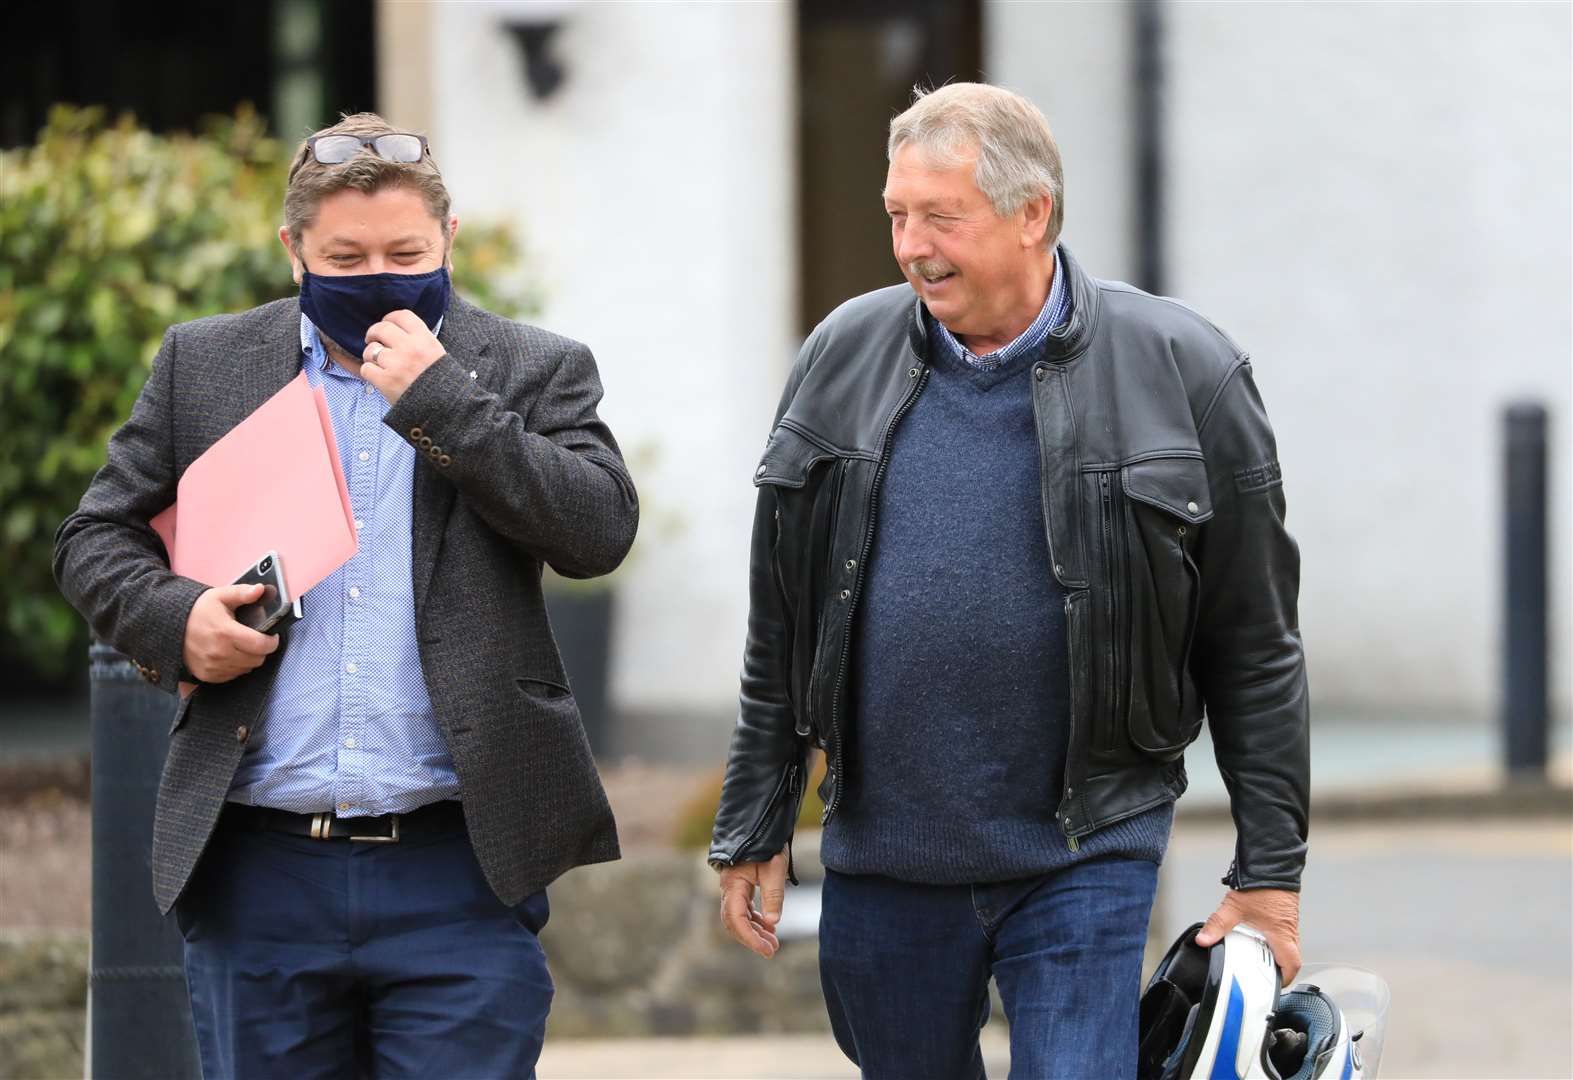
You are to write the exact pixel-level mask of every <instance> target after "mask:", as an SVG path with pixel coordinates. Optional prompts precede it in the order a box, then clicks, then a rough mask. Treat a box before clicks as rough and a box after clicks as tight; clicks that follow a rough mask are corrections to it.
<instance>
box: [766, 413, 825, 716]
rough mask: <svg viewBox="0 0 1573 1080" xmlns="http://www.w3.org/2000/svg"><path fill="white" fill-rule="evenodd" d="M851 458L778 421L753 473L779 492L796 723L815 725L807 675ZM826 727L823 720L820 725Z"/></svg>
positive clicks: (775, 535)
mask: <svg viewBox="0 0 1573 1080" xmlns="http://www.w3.org/2000/svg"><path fill="white" fill-rule="evenodd" d="M846 466H847V462H846V459H845V458H843V457H841V456H840V455H838V454H835V453H833V452H832V451H830V450H827V449H826V448H824V447H823V446H821V445H819V444H818V443H816V442H814V441H812V440H810V439H808V438H805V437H804V436H803V435H801V434H799V433H798V432H797V431H795V430H793V429H791V428H789V427H781V426H778V427H777V428H776V430H775V431H774V432H773V433H772V434H771V436H770V442H769V443H768V444H767V445H766V447H765V454H764V457H763V458H761V460H760V463H759V468H758V469H757V470H755V473H754V484H755V485H756V486H758V487H761V488H769V489H770V492H771V494H772V495H773V496H774V500H775V519H774V524H773V532H772V536H771V542H770V561H771V569H772V572H773V573H774V575H775V581H776V588H777V590H778V591H779V593H780V596H781V612H782V618H783V620H784V624H785V629H786V636H787V641H788V643H789V644H788V648H787V686H788V689H789V693H790V695H791V701H792V711H793V714H794V715H795V716H796V718H797V726H798V729H799V730H800V731H802V732H804V733H807V731H808V730H809V729H810V727H811V725H810V718H811V709H810V706H811V702H812V701H813V695H812V693H811V690H810V683H811V681H812V678H813V671H814V654H815V649H816V648H817V646H818V643H819V641H820V640H821V637H822V635H821V630H822V627H821V620H822V619H823V618H824V617H825V613H826V608H827V603H826V600H827V598H826V596H825V590H826V588H827V587H828V586H829V583H830V582H831V581H833V580H835V579H834V575H833V574H832V572H831V567H830V560H831V557H832V551H833V547H834V542H835V536H836V527H837V524H838V520H839V517H840V512H841V493H842V488H843V486H844V481H845V478H846ZM818 726H819V727H820V728H821V730H823V728H824V725H823V724H820V725H818Z"/></svg>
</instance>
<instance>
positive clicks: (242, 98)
mask: <svg viewBox="0 0 1573 1080" xmlns="http://www.w3.org/2000/svg"><path fill="white" fill-rule="evenodd" d="M374 6H375V5H374V3H373V0H253V2H247V3H213V2H212V0H160V2H159V3H156V4H152V3H129V2H125V0H120V2H109V3H106V2H105V0H54V2H53V3H30V4H19V5H12V7H13V10H11V11H9V12H8V13H7V26H6V32H5V34H4V35H0V147H16V146H22V145H26V144H28V143H31V142H32V141H33V139H34V138H35V137H36V136H37V134H38V131H39V130H40V129H41V128H42V127H43V126H44V123H45V121H46V119H47V117H48V114H49V109H50V106H52V105H55V104H57V103H62V102H63V103H69V104H73V105H104V106H107V107H108V108H109V109H110V111H111V112H112V113H120V112H127V111H129V112H131V113H133V114H135V116H136V118H137V121H138V122H139V123H141V124H142V125H143V126H145V127H148V128H150V129H152V130H153V131H159V132H164V131H176V130H186V131H189V130H193V129H195V128H197V127H198V126H199V125H200V122H201V120H202V118H203V117H204V116H210V115H213V114H223V113H233V112H234V111H235V108H236V106H238V105H240V104H241V103H242V102H249V103H250V104H252V105H254V106H255V107H256V108H257V111H258V112H260V113H262V114H263V115H264V116H266V117H268V119H269V122H270V126H271V127H272V129H273V131H274V133H275V134H279V135H282V136H284V137H286V138H298V137H299V136H300V135H301V134H302V132H301V131H300V130H297V129H298V128H300V127H302V126H314V125H317V124H321V123H325V122H328V121H330V120H332V119H334V118H336V117H337V116H338V114H339V112H341V111H352V110H356V109H370V108H374V107H375V105H376V101H375V87H376V49H375V35H374V34H373V23H372V19H373V10H374Z"/></svg>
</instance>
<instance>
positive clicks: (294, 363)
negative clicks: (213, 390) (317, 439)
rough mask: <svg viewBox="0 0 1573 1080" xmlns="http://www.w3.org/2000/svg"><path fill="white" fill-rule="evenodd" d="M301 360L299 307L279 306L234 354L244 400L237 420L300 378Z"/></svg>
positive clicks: (294, 302) (293, 305)
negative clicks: (240, 372) (241, 377)
mask: <svg viewBox="0 0 1573 1080" xmlns="http://www.w3.org/2000/svg"><path fill="white" fill-rule="evenodd" d="M300 360H301V352H300V304H299V302H298V301H290V302H288V303H280V304H279V305H278V306H277V310H275V311H270V312H269V313H268V316H267V319H266V321H265V322H264V323H263V326H262V333H261V334H259V335H258V336H257V338H256V340H254V341H252V342H251V343H250V344H249V345H246V346H243V347H242V348H241V349H240V350H239V351H238V353H237V355H236V362H237V363H238V364H239V365H240V369H241V371H242V372H244V380H243V386H244V394H245V401H244V402H242V406H243V407H242V409H241V412H240V417H239V420H243V419H245V418H246V417H248V416H250V415H251V414H252V413H253V412H255V411H256V410H257V408H259V407H260V406H261V405H262V404H263V403H264V402H266V401H267V400H268V398H270V397H272V396H273V395H274V394H276V393H278V392H279V391H280V390H282V389H284V387H285V386H287V385H288V384H289V381H290V380H291V379H293V378H294V377H295V376H296V375H299V374H300V370H301V368H300ZM237 422H238V420H237Z"/></svg>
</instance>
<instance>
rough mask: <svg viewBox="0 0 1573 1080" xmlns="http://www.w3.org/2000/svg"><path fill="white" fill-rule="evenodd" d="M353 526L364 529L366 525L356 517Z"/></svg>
mask: <svg viewBox="0 0 1573 1080" xmlns="http://www.w3.org/2000/svg"><path fill="white" fill-rule="evenodd" d="M355 527H356V528H357V529H364V528H365V527H366V523H365V522H364V521H362V520H361V519H360V518H356V519H355Z"/></svg>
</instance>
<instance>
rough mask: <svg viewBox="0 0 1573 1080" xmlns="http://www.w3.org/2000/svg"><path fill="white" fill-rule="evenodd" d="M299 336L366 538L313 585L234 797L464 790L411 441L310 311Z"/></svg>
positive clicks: (308, 807)
mask: <svg viewBox="0 0 1573 1080" xmlns="http://www.w3.org/2000/svg"><path fill="white" fill-rule="evenodd" d="M300 347H301V352H302V354H303V357H302V364H303V366H304V368H305V371H306V378H307V380H308V381H309V382H310V383H311V385H312V386H314V387H315V386H320V387H322V389H323V392H324V393H325V394H326V395H327V399H328V411H329V413H330V415H331V416H332V419H333V432H334V438H335V439H336V440H337V442H338V445H339V459H340V462H341V464H342V465H343V467H344V479H345V481H346V482H347V484H348V485H349V492H350V502H351V503H352V504H353V506H354V508H355V517H356V521H355V526H356V529H357V531H358V532H359V534H360V548H359V550H358V551H357V552H356V554H355V557H354V558H352V559H351V560H350V561H349V562H347V563H345V564H344V565H343V566H341V567H340V568H339V569H337V570H335V571H334V572H333V573H332V574H329V575H328V576H327V577H326V578H325V579H324V580H323V581H322V582H321V583H319V584H318V585H317V586H316V587H315V588H313V589H311V590H310V591H309V592H307V593H306V596H305V611H304V616H303V618H302V619H301V620H300V621H299V622H297V623H296V624H295V625H294V626H292V627H290V629H289V630H288V635H289V637H288V648H286V649H285V650H284V655H283V656H282V657H281V658H280V661H279V671H278V678H277V681H276V682H275V683H274V685H273V690H272V692H271V693H270V694H269V696H268V700H267V702H266V704H265V705H264V706H263V710H262V722H261V723H260V724H259V725H258V730H257V732H256V734H254V735H253V736H252V737H251V740H250V741H249V742H248V743H247V744H246V754H245V756H244V757H243V758H242V759H241V762H240V769H239V771H237V772H236V774H235V780H234V782H233V784H232V785H231V786H230V791H229V798H230V800H231V801H233V802H240V803H251V804H254V805H258V806H271V807H275V808H277V809H280V810H292V811H295V812H297V813H304V814H310V813H317V812H320V811H324V810H332V811H334V813H336V814H337V815H338V816H339V817H363V816H368V815H376V814H389V813H407V812H409V811H411V810H414V809H416V808H417V807H420V806H424V805H426V804H427V803H430V802H436V801H437V800H439V799H451V798H456V797H458V794H459V779H458V776H457V775H456V774H455V773H454V769H453V758H452V756H451V755H449V753H448V747H447V744H446V743H445V742H444V741H443V737H442V732H441V731H440V730H439V729H438V727H437V720H436V717H435V715H434V714H433V712H432V704H431V699H430V697H428V696H427V693H426V682H425V679H424V678H423V676H422V674H421V658H420V650H419V648H418V646H417V640H416V635H415V594H414V588H413V584H412V581H411V575H410V569H411V567H410V556H411V546H410V545H411V524H412V511H413V495H414V481H415V448H414V447H412V446H410V445H409V444H408V443H407V442H405V441H404V440H403V439H402V438H400V437H399V435H398V434H397V433H395V432H394V431H393V430H392V429H391V428H389V427H388V426H387V425H386V424H384V423H383V422H382V419H383V417H384V416H386V415H387V412H388V408H389V406H388V402H387V401H386V399H384V398H383V396H382V395H381V394H380V393H378V392H377V390H376V388H375V387H373V386H372V385H371V383H369V382H365V381H364V380H362V379H360V378H358V377H357V376H354V375H351V374H350V373H349V372H347V371H345V370H344V369H343V368H341V367H340V366H339V365H338V364H336V363H334V362H333V360H332V358H331V357H329V355H328V353H327V350H325V349H324V348H323V347H322V339H321V338H320V337H319V336H318V334H317V328H316V327H315V326H314V325H312V323H311V321H310V320H309V319H307V318H305V317H304V316H302V317H301V320H300Z"/></svg>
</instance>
